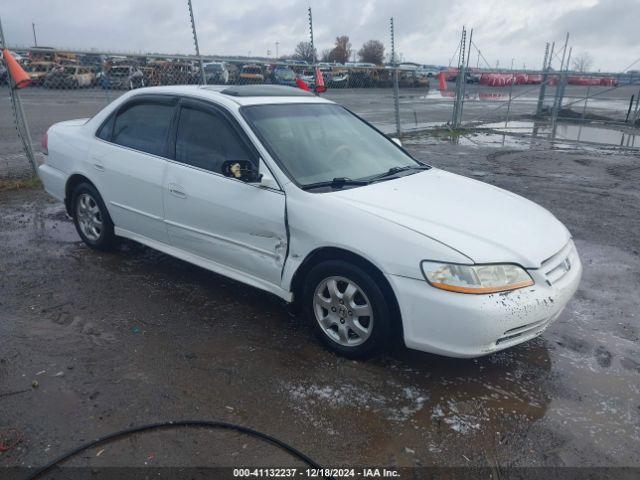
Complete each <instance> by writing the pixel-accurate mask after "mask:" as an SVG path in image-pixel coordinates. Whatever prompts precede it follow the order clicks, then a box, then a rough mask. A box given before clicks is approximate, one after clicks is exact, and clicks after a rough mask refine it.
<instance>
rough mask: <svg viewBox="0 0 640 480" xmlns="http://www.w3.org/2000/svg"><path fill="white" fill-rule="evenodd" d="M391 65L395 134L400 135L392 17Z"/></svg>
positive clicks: (398, 90) (398, 96)
mask: <svg viewBox="0 0 640 480" xmlns="http://www.w3.org/2000/svg"><path fill="white" fill-rule="evenodd" d="M390 25H391V65H392V66H393V109H394V112H395V117H396V135H398V137H399V136H400V135H402V126H401V125H400V89H399V86H398V62H397V60H396V38H395V30H394V26H393V17H391V22H390Z"/></svg>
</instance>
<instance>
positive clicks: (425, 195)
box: [328, 168, 570, 268]
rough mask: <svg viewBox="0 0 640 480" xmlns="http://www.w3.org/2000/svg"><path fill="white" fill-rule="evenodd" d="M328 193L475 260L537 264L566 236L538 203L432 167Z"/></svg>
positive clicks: (525, 264) (558, 222) (556, 220)
mask: <svg viewBox="0 0 640 480" xmlns="http://www.w3.org/2000/svg"><path fill="white" fill-rule="evenodd" d="M328 195H331V196H333V197H334V198H337V199H340V200H341V201H343V202H346V203H348V204H350V205H352V206H354V207H356V208H358V209H360V210H362V211H365V212H368V213H370V214H372V215H375V216H377V217H380V218H382V219H385V220H386V221H389V222H392V223H394V224H397V225H400V226H403V227H405V228H407V229H408V230H411V231H414V232H416V233H418V234H421V235H424V236H427V237H429V238H432V239H434V240H437V241H439V242H442V243H444V244H446V245H448V246H449V247H451V248H453V249H455V250H457V251H458V252H460V253H462V254H463V255H465V256H466V257H468V258H469V259H470V260H471V261H473V262H475V263H493V262H511V263H518V264H520V265H522V266H524V267H526V268H539V267H540V265H541V263H542V262H543V261H544V260H546V259H548V258H549V257H551V256H552V255H554V254H555V253H557V252H558V251H559V250H560V249H561V248H562V247H563V246H564V245H565V244H566V243H567V242H568V241H569V239H570V234H569V231H568V230H567V228H566V227H565V226H564V225H563V224H562V223H560V221H559V220H558V219H556V218H555V217H554V216H553V215H552V214H551V213H550V212H549V211H548V210H545V209H544V208H542V207H541V206H539V205H537V204H535V203H533V202H531V201H529V200H527V199H525V198H523V197H520V196H519V195H516V194H514V193H511V192H508V191H506V190H502V189H500V188H498V187H494V186H492V185H489V184H486V183H483V182H479V181H477V180H473V179H470V178H467V177H463V176H461V175H456V174H453V173H449V172H445V171H443V170H439V169H436V168H432V169H430V170H427V171H424V172H420V173H417V174H413V175H408V176H404V177H401V178H397V179H393V180H388V181H384V182H379V183H374V184H372V185H368V186H366V187H360V188H352V189H348V190H341V191H337V192H332V193H329V194H328ZM433 260H438V259H433Z"/></svg>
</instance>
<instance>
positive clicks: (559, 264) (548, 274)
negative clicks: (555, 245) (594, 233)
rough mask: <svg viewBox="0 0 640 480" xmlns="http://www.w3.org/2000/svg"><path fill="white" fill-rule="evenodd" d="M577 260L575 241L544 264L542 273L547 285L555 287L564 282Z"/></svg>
mask: <svg viewBox="0 0 640 480" xmlns="http://www.w3.org/2000/svg"><path fill="white" fill-rule="evenodd" d="M576 260H577V259H576V258H575V246H574V245H573V240H569V242H568V243H567V244H566V245H565V246H564V247H563V248H562V249H561V250H560V251H559V252H558V253H556V254H555V255H553V256H552V257H550V258H548V259H546V260H545V261H544V262H542V272H543V273H544V276H545V278H546V280H547V283H548V284H549V285H553V284H554V283H557V282H559V281H560V280H562V279H563V278H564V277H565V276H566V275H567V274H568V273H569V272H570V271H571V268H572V267H573V266H574V264H575V261H576Z"/></svg>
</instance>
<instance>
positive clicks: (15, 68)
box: [2, 48, 31, 88]
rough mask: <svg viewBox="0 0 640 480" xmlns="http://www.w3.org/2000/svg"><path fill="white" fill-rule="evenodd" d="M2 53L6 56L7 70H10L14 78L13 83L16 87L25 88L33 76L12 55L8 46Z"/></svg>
mask: <svg viewBox="0 0 640 480" xmlns="http://www.w3.org/2000/svg"><path fill="white" fill-rule="evenodd" d="M2 55H3V57H4V62H5V63H6V64H7V70H9V75H11V78H12V79H13V84H14V85H15V88H25V87H27V86H28V85H29V84H30V83H31V78H30V77H29V75H28V74H27V72H25V71H24V69H23V68H22V67H21V66H20V64H19V63H18V62H16V59H15V58H13V56H11V54H10V53H9V50H7V49H6V48H5V49H4V50H3V51H2Z"/></svg>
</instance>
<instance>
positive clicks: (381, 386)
mask: <svg viewBox="0 0 640 480" xmlns="http://www.w3.org/2000/svg"><path fill="white" fill-rule="evenodd" d="M46 122H47V120H43V124H46ZM454 140H455V143H451V140H449V139H442V138H434V137H432V136H426V135H423V136H413V137H409V138H407V140H406V145H407V148H409V149H410V150H411V151H412V152H414V154H415V155H416V156H417V157H418V158H421V159H424V160H425V161H427V162H428V163H431V164H433V165H436V166H438V167H442V168H445V169H448V170H451V171H455V172H458V173H461V174H464V175H467V176H471V177H474V178H478V179H481V180H483V181H486V182H489V183H491V184H495V185H497V186H500V187H503V188H507V189H509V190H511V191H514V192H516V193H518V194H521V195H524V196H526V197H528V198H530V199H532V200H534V201H536V202H538V203H540V204H542V205H543V206H545V207H546V208H548V209H550V210H551V211H552V212H553V213H554V214H555V215H556V216H557V217H558V218H559V219H560V220H561V221H563V222H564V223H565V224H566V225H567V226H568V228H569V229H570V230H571V232H572V233H573V235H574V238H575V241H576V245H577V247H578V250H579V252H580V255H581V257H582V261H583V263H584V268H585V270H584V276H583V281H582V284H581V287H580V289H579V291H578V293H577V295H576V296H575V298H574V299H573V300H572V301H571V302H570V304H569V305H568V307H567V308H566V310H565V311H564V313H563V314H562V316H561V317H560V318H559V319H558V321H557V322H556V323H554V324H553V325H552V326H551V327H550V328H549V329H548V330H547V331H546V332H545V333H544V334H543V336H542V337H540V338H538V339H535V340H533V341H530V342H528V343H526V344H524V345H520V346H518V347H515V348H512V349H510V350H507V351H505V352H501V353H497V354H494V355H491V356H488V357H483V358H480V359H475V360H456V359H447V358H442V357H438V356H434V355H429V354H424V353H419V352H415V351H409V350H406V349H402V348H398V349H397V350H395V351H393V352H390V353H388V354H386V355H383V356H381V357H378V358H376V359H373V360H370V361H366V362H357V361H350V360H345V359H343V358H339V357H337V356H335V355H333V354H331V353H329V352H327V351H326V350H324V349H323V348H322V346H321V345H320V344H319V343H318V342H317V341H316V340H315V339H314V337H313V335H312V331H311V328H310V326H309V325H307V324H306V323H305V321H304V320H302V319H300V318H295V317H292V316H290V315H288V313H287V311H286V309H285V308H284V307H283V306H282V305H281V303H280V302H279V301H278V300H276V299H274V298H273V297H271V296H270V295H268V294H265V293H262V292H260V291H258V290H255V289H253V288H250V287H247V286H244V285H241V284H238V283H235V282H233V281H230V280H228V279H226V278H223V277H221V276H218V275H215V274H213V273H210V272H207V271H205V270H202V269H200V268H197V267H194V266H191V265H189V264H187V263H184V262H182V261H179V260H175V259H172V258H170V257H168V256H166V255H163V254H161V253H158V252H155V251H153V250H150V249H148V248H146V247H143V246H140V245H137V244H135V243H131V242H125V243H124V244H123V246H122V247H121V249H120V250H119V251H118V252H116V253H112V254H104V253H96V252H94V251H91V250H89V249H88V248H87V247H85V246H84V245H83V244H82V243H81V242H80V241H79V239H78V237H77V235H76V233H75V231H74V228H73V225H72V224H71V222H70V220H69V219H68V218H67V217H66V215H65V213H64V211H63V208H62V206H61V205H60V204H58V203H55V202H54V201H52V200H51V199H49V198H48V197H47V196H46V195H45V194H44V193H43V192H42V191H41V190H39V189H21V190H4V191H0V441H2V440H3V437H2V436H3V435H4V439H5V440H7V439H10V437H11V435H13V434H14V432H12V431H10V430H8V429H11V428H15V429H17V431H19V432H20V434H21V438H22V441H21V442H20V443H18V444H17V445H11V444H9V445H10V446H11V447H12V448H9V449H8V450H7V451H5V452H2V453H0V465H2V466H23V467H24V466H37V465H41V464H43V463H44V462H45V461H48V460H50V459H52V458H54V457H55V456H57V455H59V454H60V453H61V452H63V451H66V450H68V449H70V448H72V447H74V446H76V445H78V444H80V443H82V442H84V441H87V440H89V439H92V438H95V437H97V436H99V435H103V434H106V433H108V432H111V431H114V430H118V429H121V428H124V427H127V426H129V425H132V424H142V423H146V422H157V421H163V420H170V419H193V418H199V419H216V420H224V421H230V422H237V423H240V424H243V425H247V426H251V427H253V428H257V429H259V430H262V431H264V432H267V433H269V434H272V435H275V436H277V437H279V438H281V439H283V440H285V441H287V442H289V443H291V444H292V445H294V446H296V447H297V448H299V449H301V450H302V451H304V452H305V453H307V454H308V455H310V456H311V457H312V458H314V459H316V460H317V461H318V462H320V463H321V464H323V465H326V466H354V465H356V466H367V465H379V466H401V467H402V466H406V467H411V466H433V465H436V466H462V467H472V468H474V467H481V466H489V467H491V468H493V469H494V470H496V471H497V472H500V471H503V470H504V469H505V468H507V467H510V466H519V465H520V466H522V465H530V466H573V467H590V466H605V467H622V466H628V467H636V468H640V451H639V450H638V445H639V444H640V386H639V385H640V346H639V340H640V324H639V318H638V312H639V311H640V310H639V308H638V307H639V306H640V296H639V295H638V291H639V289H640V274H639V272H640V254H639V251H640V240H639V239H640V236H639V235H638V233H639V232H640V216H639V215H638V207H639V206H640V198H639V196H640V194H639V193H638V188H637V186H638V182H639V181H640V166H639V165H640V163H639V158H638V155H637V153H634V152H632V151H628V150H609V149H602V148H600V149H596V148H591V147H589V148H587V147H574V146H570V145H561V144H550V143H547V142H543V141H540V140H535V141H533V140H528V139H524V138H520V137H512V136H509V137H508V139H506V141H505V138H503V139H502V143H504V144H505V146H504V147H503V146H502V143H500V140H499V139H498V140H496V138H495V136H493V135H491V134H486V135H484V134H481V135H477V136H474V137H472V138H468V137H463V138H459V139H454ZM496 142H497V143H496ZM452 194H455V192H452ZM543 233H544V232H541V234H543ZM34 382H37V383H34ZM69 465H77V466H91V467H98V466H114V465H115V466H143V465H154V466H167V465H169V466H176V465H178V466H201V465H226V466H235V465H274V466H278V465H297V464H296V463H295V461H294V460H293V459H291V458H290V457H287V456H286V455H285V454H284V453H281V452H279V451H277V450H275V449H274V447H272V446H269V445H266V444H264V443H259V442H257V441H255V440H251V439H248V438H246V437H242V436H240V435H238V434H233V433H229V432H218V431H216V432H212V431H204V430H200V431H185V430H177V431H167V432H162V433H159V432H158V433H152V434H148V435H136V436H132V437H129V438H127V439H124V440H121V441H118V442H114V443H111V444H109V445H107V446H104V447H101V448H97V449H94V450H91V451H88V452H86V453H84V454H82V455H80V456H78V457H76V458H75V459H73V460H72V461H70V462H69ZM636 472H637V470H636ZM556 478H557V477H556Z"/></svg>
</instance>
